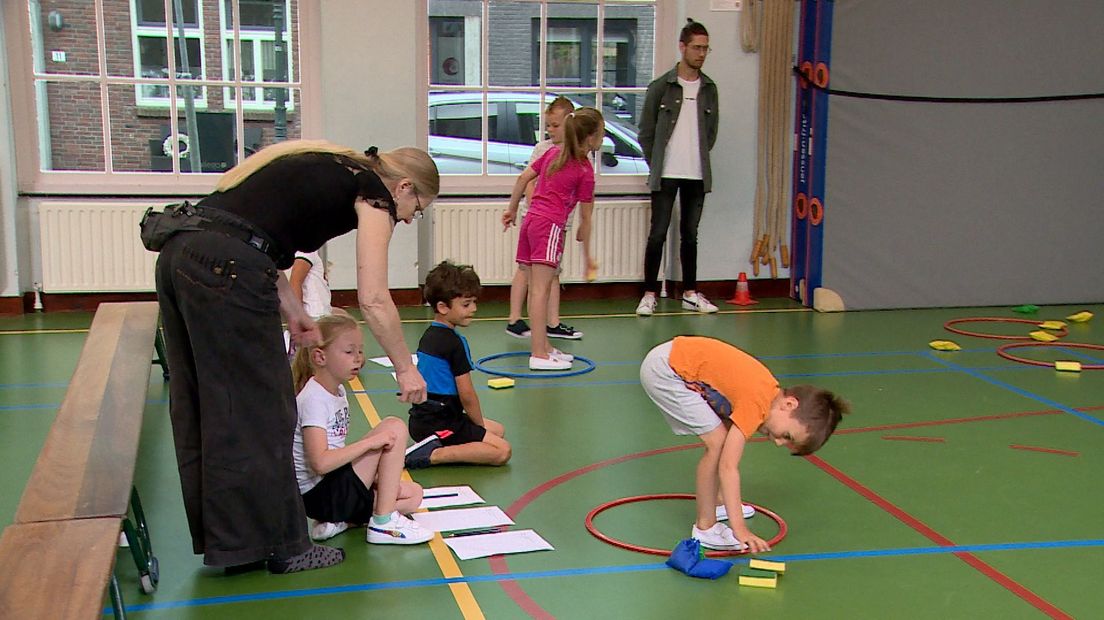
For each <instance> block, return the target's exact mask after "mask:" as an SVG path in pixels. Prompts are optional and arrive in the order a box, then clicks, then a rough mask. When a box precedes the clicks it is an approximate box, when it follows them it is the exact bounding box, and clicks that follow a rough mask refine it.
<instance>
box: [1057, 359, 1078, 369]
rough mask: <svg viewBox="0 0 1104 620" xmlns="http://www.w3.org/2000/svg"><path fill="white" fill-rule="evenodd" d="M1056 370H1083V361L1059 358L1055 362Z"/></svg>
mask: <svg viewBox="0 0 1104 620" xmlns="http://www.w3.org/2000/svg"><path fill="white" fill-rule="evenodd" d="M1054 370H1064V371H1066V372H1081V362H1067V361H1063V360H1058V361H1056V362H1054Z"/></svg>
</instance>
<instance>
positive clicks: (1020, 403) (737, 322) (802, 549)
mask: <svg viewBox="0 0 1104 620" xmlns="http://www.w3.org/2000/svg"><path fill="white" fill-rule="evenodd" d="M634 304H635V302H634V301H629V300H622V301H618V302H616V303H615V302H609V301H603V302H588V303H571V304H565V307H564V316H565V321H567V322H569V323H572V324H574V325H575V326H576V327H578V328H579V329H581V330H582V331H584V332H585V333H586V336H585V338H584V339H583V340H581V341H579V342H567V343H565V344H564V345H563V346H562V348H564V349H565V350H568V351H572V352H575V353H578V354H580V355H583V356H586V357H588V358H591V359H592V360H594V362H595V363H596V364H597V369H596V370H595V371H594V372H591V373H589V374H584V375H580V376H575V377H569V378H563V379H543V380H538V379H522V380H519V382H518V386H517V387H516V388H514V389H510V390H504V391H491V390H489V389H487V388H486V387H481V388H480V392H479V394H480V398H481V399H482V402H483V406H484V410H485V412H486V414H487V415H488V416H489V417H491V418H494V419H497V420H499V421H501V422H503V423H504V424H505V425H506V428H507V437H508V438H509V439H510V441H511V442H512V444H513V446H514V459H513V461H512V462H511V463H510V464H509V465H507V466H506V467H503V468H499V469H490V468H479V467H442V468H436V469H430V470H418V471H415V472H413V476H414V478H415V479H416V480H417V481H419V482H421V483H422V484H423V485H425V486H434V485H455V484H468V485H471V486H472V487H473V488H474V489H475V490H476V491H477V492H478V493H479V494H480V495H482V496H483V498H485V499H486V500H487V502H488V503H489V504H493V505H498V506H500V507H502V508H503V509H504V510H506V511H507V512H508V513H509V514H510V515H511V516H512V517H513V519H514V520H515V521H516V525H515V526H514V529H525V528H532V529H535V530H536V531H537V532H538V533H540V534H541V535H542V536H543V537H544V538H545V539H547V540H548V541H549V542H550V543H551V544H552V545H554V546H555V548H556V550H555V551H545V552H539V553H530V554H524V555H513V556H508V558H506V559H504V560H503V559H495V560H491V561H488V560H486V559H476V560H468V561H462V562H460V561H456V560H455V559H454V556H452V554H451V552H450V551H449V550H448V549H447V548H446V547H444V545H443V544H441V543H440V541H436V543H434V545H433V546H418V547H376V546H369V545H366V544H365V543H364V540H363V535H364V533H363V530H353V531H350V532H347V533H345V534H342V535H340V536H339V537H337V538H336V539H334V540H333V541H331V542H333V543H335V544H338V545H341V546H343V547H345V549H346V551H347V552H348V558H347V559H346V561H345V562H344V564H342V565H341V566H339V567H336V568H332V569H327V570H322V571H313V572H308V573H303V574H298V575H290V576H271V575H267V574H265V573H252V574H247V575H242V576H237V577H225V576H223V575H222V574H221V572H219V571H214V570H211V569H205V568H203V566H202V563H201V560H200V558H198V557H196V556H193V555H192V554H191V552H190V543H189V541H188V540H187V538H188V537H187V533H186V531H187V530H186V526H185V524H184V517H183V508H182V505H181V500H180V492H179V486H178V481H177V474H176V467H175V464H174V459H173V452H172V441H171V437H170V427H169V421H168V416H167V409H168V404H167V387H166V385H165V384H163V382H162V379H161V373H160V371H159V369H158V368H156V367H155V368H154V371H153V372H152V373H151V378H150V385H149V402H148V405H147V409H146V419H145V423H144V426H143V429H142V446H141V452H140V455H139V465H138V474H137V485H138V487H139V489H140V490H141V493H142V498H143V502H144V504H145V508H146V513H147V516H148V518H149V520H150V523H151V527H152V536H153V543H154V551H155V553H156V555H157V556H158V557H159V559H160V565H161V584H160V588H159V589H158V590H157V592H156V593H155V594H153V595H152V596H146V595H143V594H141V593H139V592H138V584H137V576H136V573H135V570H134V567H133V563H132V562H131V561H130V558H129V555H128V554H126V553H125V552H124V553H121V554H120V555H119V559H118V563H117V572H118V575H119V577H120V580H121V585H122V589H123V594H124V597H125V600H126V602H127V605H128V608H129V610H130V615H131V616H133V617H136V618H147V617H148V618H262V617H264V618H365V617H372V618H411V619H414V618H438V619H444V618H478V617H481V615H482V616H485V617H487V618H527V617H537V618H549V617H555V618H600V617H608V618H677V617H682V618H707V617H717V615H718V614H722V613H724V614H726V615H731V614H735V617H741V616H742V617H775V618H933V617H938V618H943V619H947V618H981V617H987V618H992V617H1000V618H1004V619H1013V618H1036V617H1042V616H1044V615H1049V616H1052V617H1074V618H1100V617H1104V596H1102V595H1101V593H1100V590H1099V587H1100V578H1101V576H1102V575H1104V535H1102V532H1101V524H1104V479H1102V478H1101V475H1100V472H1101V471H1104V457H1102V454H1104V451H1102V450H1101V448H1102V447H1104V373H1101V372H1100V371H1094V370H1086V371H1084V372H1081V373H1079V374H1074V373H1058V372H1056V371H1055V370H1053V369H1049V368H1041V367H1035V366H1029V365H1025V364H1020V363H1015V362H1012V361H1007V360H1005V359H1002V358H1000V357H998V356H997V355H996V354H995V348H996V347H997V346H998V345H1000V344H1003V342H1002V341H998V340H992V339H982V338H976V337H968V336H956V335H953V334H949V333H947V332H945V331H944V329H943V323H944V322H945V321H947V320H949V319H954V318H961V317H980V316H994V317H1005V318H1023V315H1017V314H1015V313H1013V312H1012V311H1011V310H1010V309H1009V308H955V309H936V310H903V311H883V312H852V313H844V314H818V313H815V312H810V311H806V310H804V309H802V308H800V307H798V306H797V305H796V304H794V303H792V302H789V301H786V300H766V301H764V303H762V304H760V305H758V306H754V307H753V308H752V309H750V310H739V311H737V310H732V308H733V306H724V307H722V312H721V313H720V314H717V315H713V316H700V315H691V314H688V313H683V312H681V310H679V308H678V305H677V304H676V303H675V302H671V301H662V302H661V304H660V311H661V314H658V315H656V316H654V317H652V318H649V319H642V318H638V317H636V316H635V315H631V314H627V313H626V312H627V311H631V309H632V306H633V305H634ZM1080 310H1090V311H1092V312H1094V313H1095V314H1096V318H1095V319H1094V320H1092V321H1089V322H1087V323H1080V324H1070V326H1069V335H1068V336H1066V337H1065V338H1064V339H1063V342H1075V343H1090V344H1094V345H1102V344H1104V306H1101V305H1096V306H1076V307H1045V308H1043V309H1041V310H1040V311H1039V313H1038V314H1037V315H1033V316H1031V317H1030V318H1038V319H1039V320H1043V319H1062V318H1064V317H1065V316H1067V315H1069V314H1071V313H1073V312H1077V311H1080ZM504 313H505V310H504V308H503V306H502V305H501V304H492V303H488V304H485V305H483V306H481V308H480V314H479V315H478V316H479V317H480V319H482V320H478V321H477V322H476V323H474V324H473V325H472V326H471V327H470V328H468V329H467V330H466V332H465V334H466V336H467V337H468V339H469V341H470V343H471V349H472V355H473V357H475V358H476V359H479V358H481V357H484V356H488V355H491V354H494V353H500V352H505V351H521V350H523V349H524V347H525V346H526V344H525V342H524V341H520V340H516V339H514V338H510V337H508V336H507V335H505V334H504V333H503V327H504V321H503V320H501V318H502V317H503V315H504ZM403 314H404V317H405V318H406V319H407V320H406V321H405V325H404V328H405V330H406V336H407V342H408V343H410V344H415V343H416V342H417V340H418V337H419V336H420V334H421V332H422V330H423V329H424V328H425V324H426V318H427V316H428V315H427V310H426V309H423V308H409V309H404V311H403ZM90 320H91V315H89V314H77V313H73V314H60V313H59V314H46V315H28V316H24V317H18V318H0V523H3V524H6V523H9V522H10V521H11V519H12V516H13V515H14V513H15V509H16V505H17V504H18V501H19V497H20V494H21V492H22V489H23V486H24V484H25V482H26V479H27V477H28V475H29V473H30V470H31V468H32V466H33V464H34V461H35V458H36V455H37V453H38V451H39V449H40V448H41V445H42V442H43V440H44V438H45V436H46V433H47V430H48V428H49V426H50V423H51V421H52V419H53V414H54V412H55V411H56V408H57V406H58V405H59V403H60V402H61V399H62V396H63V394H64V392H65V389H66V385H67V382H68V380H69V377H70V375H71V373H72V371H73V369H74V367H75V364H76V360H77V357H78V355H79V352H80V348H81V346H82V343H83V341H84V338H85V335H86V331H85V330H86V329H87V326H88V324H89V322H90ZM963 327H966V328H968V329H974V330H977V331H985V332H989V333H997V334H1006V335H1013V334H1015V335H1024V334H1026V333H1027V331H1030V330H1029V329H1026V327H1027V326H1025V325H1022V324H1007V323H973V324H970V325H964V326H963ZM678 334H701V335H708V336H713V337H717V338H721V339H724V340H727V341H729V342H731V343H733V344H736V345H738V346H740V347H742V348H745V349H747V350H748V351H751V352H752V353H754V354H756V355H757V356H759V357H760V358H761V359H763V360H764V361H765V363H766V364H767V366H768V367H770V368H771V370H772V371H774V373H775V374H776V375H777V376H778V377H779V379H780V381H781V382H782V383H783V385H787V384H795V383H816V384H820V385H823V386H825V387H827V388H829V389H832V390H834V391H837V392H839V393H840V394H842V395H844V396H845V397H847V398H848V399H849V400H850V401H851V402H852V404H853V406H854V413H853V414H852V415H850V416H848V417H847V418H846V419H845V420H844V422H843V423H842V424H841V427H840V430H839V432H837V435H836V436H835V437H834V438H833V439H832V440H831V441H830V442H829V443H828V444H827V445H826V446H825V447H824V449H823V450H821V451H820V452H818V453H817V454H816V455H815V456H813V457H810V458H792V457H790V456H789V455H788V454H787V453H786V452H785V451H784V450H781V449H779V448H776V447H774V446H773V445H772V444H770V443H766V442H758V443H754V444H752V445H751V446H750V447H749V449H748V451H747V452H746V454H745V457H744V463H743V467H742V476H743V479H744V494H745V497H746V499H748V500H749V501H751V502H754V503H756V504H760V505H762V506H765V507H767V508H769V509H771V510H773V511H775V512H777V513H778V514H779V515H780V516H781V517H782V518H783V519H784V520H785V522H786V523H787V525H788V528H789V531H788V535H787V536H786V537H785V539H784V540H782V541H781V542H779V543H778V544H777V545H776V546H775V550H774V552H773V553H771V554H769V557H773V558H776V559H783V560H786V561H787V569H788V570H787V573H786V575H785V576H784V577H782V578H781V580H780V582H779V584H778V587H777V589H775V590H764V589H756V588H748V587H740V586H738V585H737V583H736V579H735V577H734V573H730V574H729V576H727V577H724V578H722V579H720V580H719V581H705V580H697V579H692V578H690V577H686V576H684V575H682V574H680V573H677V572H675V571H673V570H671V569H668V568H666V567H665V566H664V565H663V563H662V562H663V558H661V557H659V556H654V555H645V554H642V553H637V552H632V551H627V550H623V549H620V548H616V547H613V546H611V545H609V544H606V543H604V542H601V541H599V540H597V539H596V538H594V537H592V536H591V535H590V534H589V533H588V532H587V531H586V529H585V528H584V518H585V517H586V515H587V513H588V512H590V511H591V510H592V509H594V508H595V507H597V506H599V505H601V504H603V503H605V502H609V501H611V500H616V499H618V498H622V497H627V496H635V495H643V494H655V493H692V492H693V476H694V465H695V463H696V461H697V458H698V456H699V450H698V448H697V447H696V442H695V441H694V440H692V439H688V438H680V437H676V436H674V435H672V434H670V432H669V430H668V429H667V427H666V425H665V424H664V422H663V421H662V419H661V417H660V415H659V413H658V412H657V411H656V409H655V407H654V406H653V405H652V403H651V402H650V401H649V400H648V398H647V397H646V395H645V394H644V392H643V391H642V390H641V388H640V386H639V381H638V374H637V372H638V365H639V362H640V360H641V359H642V357H643V356H644V354H645V353H646V352H647V351H648V350H649V348H650V347H652V346H653V345H655V344H657V343H659V342H661V341H663V340H666V339H668V338H670V337H672V336H675V335H678ZM936 338H950V339H953V340H954V341H956V342H958V343H959V344H960V345H961V346H962V348H963V350H962V351H958V352H953V353H943V352H937V351H933V350H932V349H930V348H929V347H928V341H929V340H932V339H936ZM366 340H367V343H366V344H368V351H367V353H368V355H369V357H372V356H376V355H380V354H381V353H380V351H379V349H378V347H377V346H376V345H374V342H372V341H371V340H370V338H368V339H366ZM1020 351H1022V354H1023V355H1025V356H1030V357H1033V358H1036V359H1048V360H1054V359H1075V360H1080V361H1081V362H1082V363H1085V364H1101V363H1102V362H1104V360H1102V358H1104V353H1101V352H1099V351H1097V350H1094V349H1066V350H1064V351H1062V352H1061V353H1060V354H1059V353H1058V352H1057V351H1055V350H1053V349H1047V350H1026V351H1025V350H1020ZM522 361H524V358H506V359H504V360H500V361H499V362H495V363H496V364H497V365H498V366H500V367H503V368H505V367H507V366H509V365H511V364H520V362H522ZM515 370H519V371H520V370H521V368H520V367H519V368H515ZM475 378H476V384H477V386H485V383H486V379H487V378H488V377H487V376H486V375H482V374H480V373H476V377H475ZM361 382H362V387H363V389H361V390H358V391H357V393H356V394H355V396H356V397H355V398H354V399H351V400H353V401H354V402H353V409H354V411H355V416H354V423H353V428H352V429H350V434H351V436H354V435H359V434H361V433H363V432H364V431H365V430H367V428H368V420H369V419H370V418H373V417H375V416H377V415H378V416H384V415H400V416H405V412H404V409H403V408H402V407H401V406H399V404H398V403H397V402H396V400H395V398H394V383H393V381H392V379H391V377H390V374H389V372H388V371H387V370H386V369H383V368H381V367H375V366H373V365H372V364H369V368H366V369H365V371H364V372H363V373H362V376H361ZM354 387H355V386H354ZM692 519H693V503H692V502H691V501H681V500H679V501H646V502H639V503H631V504H625V505H621V506H617V507H615V508H612V509H610V510H608V511H606V512H604V513H602V514H601V515H599V516H598V518H597V519H596V521H595V524H596V525H597V526H598V527H599V528H600V529H601V530H602V531H603V532H605V533H606V534H607V535H609V536H613V537H616V538H619V539H622V540H625V541H627V542H630V543H634V544H638V545H644V546H651V547H658V548H664V549H670V548H672V547H673V546H674V545H675V544H676V543H677V541H678V540H679V539H682V538H685V537H687V536H688V534H689V529H690V524H691V521H692ZM751 524H752V529H753V530H755V531H756V532H758V533H759V534H760V535H763V536H766V537H769V536H773V535H774V534H776V533H777V527H776V526H775V525H774V524H773V522H771V521H770V520H769V519H767V518H766V517H765V516H763V515H758V516H756V517H755V518H753V519H752V520H751ZM4 560H5V562H9V561H19V560H15V559H12V558H5V559H4ZM23 561H27V559H24V560H23ZM30 561H33V559H31V560H30ZM43 587H50V586H49V584H43ZM59 595H64V593H59Z"/></svg>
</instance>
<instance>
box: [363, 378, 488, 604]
mask: <svg viewBox="0 0 1104 620" xmlns="http://www.w3.org/2000/svg"><path fill="white" fill-rule="evenodd" d="M349 386H350V387H351V388H353V393H354V394H356V399H357V404H359V405H360V408H361V410H362V411H364V417H366V418H368V424H369V425H370V426H372V427H373V428H375V427H376V425H377V424H379V423H380V417H379V413H378V412H377V411H376V407H375V405H373V404H372V400H371V399H370V398H368V395H367V394H365V393H364V384H362V383H361V382H360V379H358V378H356V377H353V379H352V380H351V381H349ZM402 477H403V480H412V479H411V477H410V473H409V472H406V471H403V475H402ZM429 550H430V551H432V552H433V557H434V559H436V560H437V566H439V567H440V568H441V574H442V575H444V577H445V578H446V579H453V578H457V577H463V576H464V574H463V573H462V572H460V567H459V566H458V565H457V564H456V559H455V558H453V557H452V551H450V550H449V548H448V545H446V544H445V541H444V539H443V538H441V534H439V533H438V534H437V535H436V536H434V537H433V540H431V541H429ZM449 589H450V590H452V597H453V598H454V599H456V606H457V607H459V608H460V613H462V614H464V618H465V620H482V619H483V617H484V616H483V610H482V609H480V607H479V603H477V602H476V600H475V596H474V595H473V594H472V592H471V588H469V587H468V584H466V583H450V584H449Z"/></svg>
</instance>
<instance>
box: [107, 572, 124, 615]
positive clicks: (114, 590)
mask: <svg viewBox="0 0 1104 620" xmlns="http://www.w3.org/2000/svg"><path fill="white" fill-rule="evenodd" d="M107 587H108V590H109V591H110V592H111V611H112V613H113V614H114V616H115V617H116V618H121V619H122V620H126V607H125V606H124V605H123V593H122V592H121V591H120V590H119V580H118V579H116V578H115V573H111V583H110V584H108V586H107Z"/></svg>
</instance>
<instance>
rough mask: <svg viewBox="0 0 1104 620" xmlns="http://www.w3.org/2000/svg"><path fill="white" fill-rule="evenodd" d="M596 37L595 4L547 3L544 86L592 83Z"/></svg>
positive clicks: (594, 69) (596, 11) (596, 10)
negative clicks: (545, 75) (545, 76)
mask: <svg viewBox="0 0 1104 620" xmlns="http://www.w3.org/2000/svg"><path fill="white" fill-rule="evenodd" d="M597 38H598V7H597V5H582V4H567V3H549V5H548V39H547V53H546V60H545V62H546V63H547V69H546V74H547V77H548V82H547V83H548V85H549V86H560V87H562V86H594V84H595V75H596V71H597V69H598V59H597V58H596V56H595V54H594V48H595V45H596V41H597Z"/></svg>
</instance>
